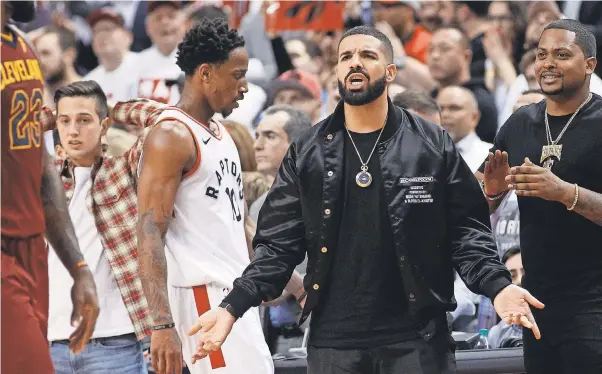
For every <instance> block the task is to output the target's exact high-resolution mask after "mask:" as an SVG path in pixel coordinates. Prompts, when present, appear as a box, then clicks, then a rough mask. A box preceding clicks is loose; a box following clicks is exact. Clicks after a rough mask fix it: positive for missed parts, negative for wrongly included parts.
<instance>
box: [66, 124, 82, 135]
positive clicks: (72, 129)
mask: <svg viewBox="0 0 602 374" xmlns="http://www.w3.org/2000/svg"><path fill="white" fill-rule="evenodd" d="M66 127H67V129H66V130H67V131H66V133H67V135H68V136H69V137H71V138H76V137H78V136H79V128H78V126H77V124H76V123H75V121H69V123H68V124H67V126H66Z"/></svg>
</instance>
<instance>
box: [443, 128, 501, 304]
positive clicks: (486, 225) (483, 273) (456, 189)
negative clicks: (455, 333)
mask: <svg viewBox="0 0 602 374" xmlns="http://www.w3.org/2000/svg"><path fill="white" fill-rule="evenodd" d="M444 157H445V159H446V161H445V162H446V167H447V186H446V203H447V206H446V214H447V225H448V235H449V236H450V239H451V250H452V261H453V264H454V268H455V269H456V271H457V272H458V274H459V275H460V277H461V278H462V280H463V281H464V283H466V286H468V288H469V289H470V290H471V291H472V292H474V293H478V294H482V295H485V296H487V297H489V298H490V299H491V300H493V299H494V298H495V296H496V295H497V294H498V293H499V292H500V291H501V290H502V289H503V288H504V287H506V286H508V285H510V284H511V283H512V278H511V276H510V273H509V272H508V270H507V269H506V267H505V266H504V265H503V264H502V263H501V261H500V259H499V255H498V252H497V246H496V244H495V241H494V238H493V234H492V232H491V222H490V220H489V209H488V206H487V201H486V200H485V198H484V197H483V193H482V191H481V187H480V186H479V183H478V181H477V179H476V178H475V177H474V175H473V174H472V173H471V171H470V169H469V167H468V165H466V163H465V162H464V160H463V159H462V156H460V154H459V153H458V151H457V149H456V148H455V146H454V144H453V142H452V140H451V138H450V137H449V136H448V135H447V134H445V139H444Z"/></svg>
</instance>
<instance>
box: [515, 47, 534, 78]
mask: <svg viewBox="0 0 602 374" xmlns="http://www.w3.org/2000/svg"><path fill="white" fill-rule="evenodd" d="M536 58H537V50H536V49H529V50H528V51H527V52H525V54H524V55H523V57H521V59H520V63H519V69H520V72H521V73H522V74H525V71H526V70H527V66H529V65H531V64H534V63H535V60H536Z"/></svg>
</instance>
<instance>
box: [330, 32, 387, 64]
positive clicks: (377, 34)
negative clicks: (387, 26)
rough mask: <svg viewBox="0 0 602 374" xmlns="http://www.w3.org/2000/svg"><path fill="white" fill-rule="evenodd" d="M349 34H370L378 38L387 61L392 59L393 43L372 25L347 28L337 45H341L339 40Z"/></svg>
mask: <svg viewBox="0 0 602 374" xmlns="http://www.w3.org/2000/svg"><path fill="white" fill-rule="evenodd" d="M351 35H370V36H372V37H374V38H376V39H378V40H380V42H381V43H382V45H383V47H384V49H385V55H386V56H387V61H389V62H392V61H393V45H392V44H391V41H390V40H389V38H387V36H386V35H385V34H383V33H382V32H380V31H378V30H377V29H375V28H374V27H370V26H356V27H354V28H352V29H349V30H348V31H347V32H346V33H345V34H343V36H342V37H341V40H340V41H339V46H340V45H341V42H342V41H343V39H345V38H346V37H348V36H351Z"/></svg>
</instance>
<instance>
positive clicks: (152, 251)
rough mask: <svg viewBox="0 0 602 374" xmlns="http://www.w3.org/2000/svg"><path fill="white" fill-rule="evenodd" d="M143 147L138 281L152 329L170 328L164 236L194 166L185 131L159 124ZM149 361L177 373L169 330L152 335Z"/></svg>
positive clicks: (176, 345) (178, 355)
mask: <svg viewBox="0 0 602 374" xmlns="http://www.w3.org/2000/svg"><path fill="white" fill-rule="evenodd" d="M156 126H157V127H156V128H155V129H154V130H153V131H152V132H151V133H150V134H149V135H148V137H147V138H146V141H145V142H144V148H143V156H142V164H141V168H140V177H139V179H138V211H139V218H138V230H137V232H138V256H139V259H140V278H141V280H142V288H143V289H144V293H145V295H146V299H147V300H148V306H149V311H150V315H151V318H152V319H153V324H154V325H155V326H157V325H168V324H170V323H173V317H172V314H171V309H170V307H169V298H168V293H167V263H166V259H165V235H166V233H167V229H168V226H169V222H170V220H171V217H172V216H173V209H174V201H175V198H176V193H177V191H178V187H179V186H180V182H181V180H182V175H183V174H184V173H185V172H186V171H187V170H189V169H190V168H191V167H192V166H193V165H194V163H195V162H196V154H197V152H196V148H195V145H194V140H193V139H192V136H191V135H190V132H189V131H188V129H186V127H185V126H184V125H183V124H181V123H178V122H170V121H165V122H161V123H159V124H157V125H156ZM151 357H152V361H153V362H152V363H153V368H154V369H155V371H156V372H157V373H173V372H176V373H180V372H182V345H181V342H180V338H179V337H178V334H177V332H176V330H175V329H174V328H164V329H161V330H155V331H153V333H152V335H151Z"/></svg>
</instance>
